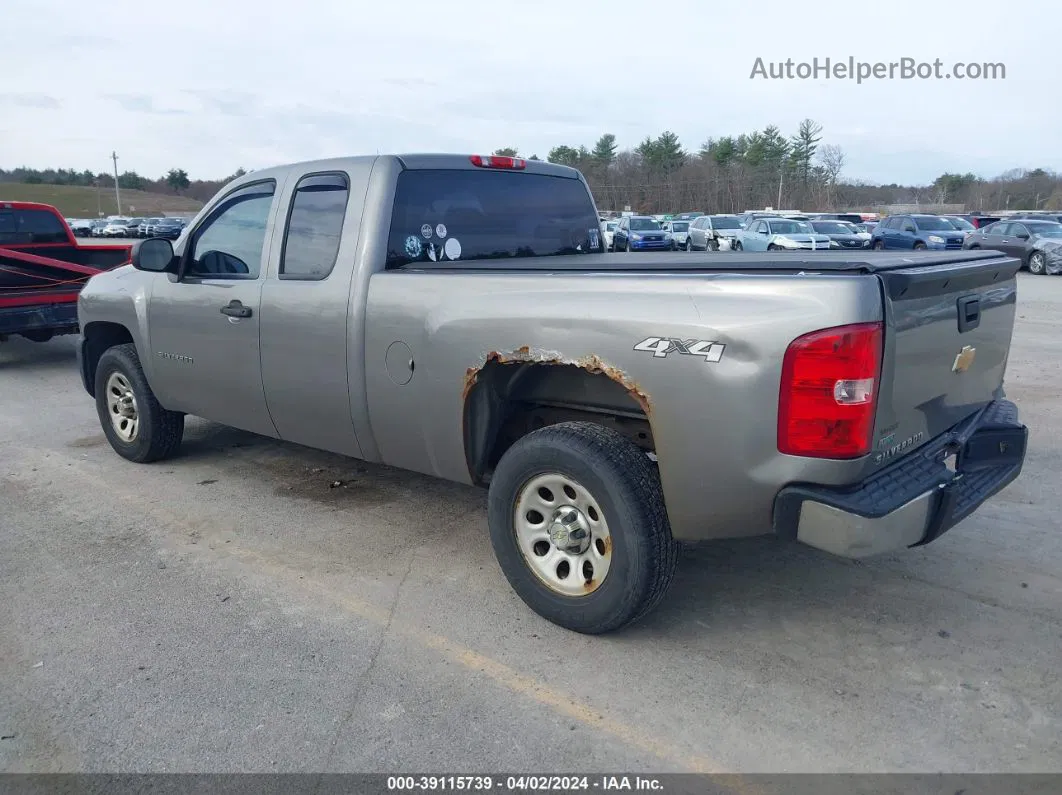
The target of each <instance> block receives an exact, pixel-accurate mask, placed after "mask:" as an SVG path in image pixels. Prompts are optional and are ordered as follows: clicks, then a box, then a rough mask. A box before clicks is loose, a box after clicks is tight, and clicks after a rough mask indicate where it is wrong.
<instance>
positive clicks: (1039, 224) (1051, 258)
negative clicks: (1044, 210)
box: [963, 219, 1062, 276]
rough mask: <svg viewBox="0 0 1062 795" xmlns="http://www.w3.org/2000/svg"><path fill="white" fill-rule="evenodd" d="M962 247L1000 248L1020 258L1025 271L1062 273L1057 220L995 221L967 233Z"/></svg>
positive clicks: (1060, 227) (1061, 231)
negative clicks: (1026, 269)
mask: <svg viewBox="0 0 1062 795" xmlns="http://www.w3.org/2000/svg"><path fill="white" fill-rule="evenodd" d="M963 248H987V249H994V250H996V251H1002V252H1003V253H1004V254H1009V255H1010V256H1012V257H1014V258H1015V259H1019V260H1021V266H1022V267H1023V268H1028V269H1029V273H1035V274H1037V275H1043V274H1049V275H1052V276H1055V275H1058V274H1059V273H1062V223H1058V222H1057V221H1039V220H1035V221H1034V220H1031V219H1030V220H1021V221H996V222H995V223H994V224H989V225H988V226H986V227H984V228H983V229H978V230H977V231H976V232H973V233H972V234H970V235H969V236H967V238H966V243H965V244H964V245H963Z"/></svg>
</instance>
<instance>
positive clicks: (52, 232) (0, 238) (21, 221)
mask: <svg viewBox="0 0 1062 795" xmlns="http://www.w3.org/2000/svg"><path fill="white" fill-rule="evenodd" d="M69 242H70V237H69V236H68V234H67V231H66V226H65V225H64V223H63V222H62V221H61V220H59V218H58V217H56V216H55V215H53V214H52V213H50V212H48V211H47V210H34V209H18V208H7V207H0V246H3V245H8V246H17V245H29V244H33V243H69Z"/></svg>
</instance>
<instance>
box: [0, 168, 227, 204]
mask: <svg viewBox="0 0 1062 795" xmlns="http://www.w3.org/2000/svg"><path fill="white" fill-rule="evenodd" d="M246 173H247V172H246V171H245V170H244V169H243V168H238V169H236V171H235V172H233V173H232V174H230V175H229V176H227V177H225V178H224V179H206V180H201V179H196V180H193V179H191V178H189V176H188V172H187V171H186V170H185V169H183V168H171V169H170V170H169V171H168V172H167V173H166V174H163V175H162V176H161V177H159V178H157V179H151V178H149V177H145V176H143V175H141V174H138V173H137V172H136V171H125V172H123V173H121V174H119V175H118V187H119V188H120V189H121V190H142V191H146V192H148V193H166V194H176V195H180V196H187V197H189V198H192V199H197V200H199V201H202V202H205V201H207V200H208V199H209V198H210V197H212V196H213V195H214V194H215V193H217V192H218V189H220V188H221V187H222V186H223V185H224V184H226V183H227V182H229V181H231V180H234V179H236V177H242V176H243V175H244V174H246ZM4 182H21V183H25V184H30V185H79V186H82V187H95V188H100V189H104V188H106V189H110V190H113V189H114V175H113V174H108V173H106V172H103V171H101V172H97V173H93V172H92V171H90V170H88V169H85V170H82V171H78V170H77V169H74V168H43V169H40V168H26V167H20V168H12V169H3V168H0V183H4Z"/></svg>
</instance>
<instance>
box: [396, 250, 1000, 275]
mask: <svg viewBox="0 0 1062 795" xmlns="http://www.w3.org/2000/svg"><path fill="white" fill-rule="evenodd" d="M990 260H996V261H997V262H999V263H1000V265H1001V266H1002V265H1003V264H1004V263H1007V264H1012V265H1013V266H1014V268H1015V270H1017V267H1018V265H1019V263H1018V261H1017V260H1012V259H1011V258H1009V257H1007V256H1005V255H1004V254H1001V253H1000V252H998V251H985V250H976V251H973V250H966V251H911V252H903V253H898V252H891V251H866V252H863V253H860V254H854V253H853V252H850V251H821V252H815V253H805V252H799V253H798V252H787V251H780V252H751V251H727V252H720V253H712V254H711V255H705V254H698V253H687V252H674V253H671V252H652V251H643V252H631V253H623V252H617V253H613V254H576V255H573V256H567V257H513V258H508V259H479V260H458V261H456V262H455V261H443V262H418V263H416V265H408V266H406V267H404V268H402V270H405V271H439V270H462V271H476V270H489V271H589V272H603V271H622V272H643V273H644V272H652V273H660V272H663V273H667V272H681V273H717V272H727V271H772V272H785V273H799V272H801V271H811V272H824V271H828V272H835V273H883V272H888V271H900V270H907V269H912V268H913V269H919V268H926V269H934V268H937V267H940V266H947V265H959V266H962V265H970V264H973V263H987V262H989V261H990Z"/></svg>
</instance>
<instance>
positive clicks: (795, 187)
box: [494, 119, 1062, 213]
mask: <svg viewBox="0 0 1062 795" xmlns="http://www.w3.org/2000/svg"><path fill="white" fill-rule="evenodd" d="M494 154H496V155H508V156H509V157H516V156H519V150H518V149H517V148H516V147H504V148H501V149H498V150H495V152H494ZM528 159H531V160H539V159H541V158H539V157H538V155H535V154H533V155H531V156H530V157H529V158H528ZM546 159H547V160H549V161H550V162H552V163H561V164H563V165H568V166H573V167H575V168H578V169H579V170H580V171H582V172H583V174H584V175H585V176H586V178H587V181H588V182H589V183H590V186H591V189H592V190H593V193H594V199H595V200H596V202H597V204H598V206H599V207H601V208H602V209H608V210H621V209H623V208H624V207H628V206H629V207H631V208H632V209H634V210H637V211H640V212H647V213H658V212H669V211H684V210H700V211H709V212H742V211H744V210H747V209H751V208H754V207H777V208H786V209H801V210H809V211H810V210H822V211H830V210H845V209H852V210H867V211H880V210H881V209H883V208H885V207H888V206H890V205H897V204H918V205H924V206H932V205H934V204H964V205H965V206H966V209H967V210H968V211H984V212H989V211H992V210H1005V209H1023V210H1031V209H1039V210H1062V175H1060V174H1057V173H1055V172H1053V171H1050V170H1048V169H1043V168H1037V169H1032V170H1026V169H1012V170H1010V171H1007V172H1004V173H1003V174H1000V175H998V176H996V177H992V178H987V179H986V178H983V177H979V176H977V175H975V174H972V173H967V174H950V173H944V174H941V175H940V176H939V177H937V178H936V179H935V180H934V181H933V182H932V183H931V184H929V185H900V184H897V183H892V184H887V185H875V184H871V183H868V182H866V181H861V180H856V179H851V178H848V177H846V176H845V174H844V167H845V163H846V156H845V152H844V150H843V149H842V148H841V147H840V146H838V145H836V144H831V143H828V142H826V141H825V140H824V139H823V128H822V125H820V124H819V123H818V122H816V121H815V120H813V119H804V120H803V121H802V122H801V123H800V124H799V125H798V126H797V129H796V130H795V131H793V132H792V133H791V134H789V135H785V134H784V133H783V132H782V131H781V130H780V129H779V128H778V127H776V126H774V125H768V126H767V127H765V128H764V129H763V130H756V131H753V132H749V133H741V134H740V135H727V136H722V137H719V138H709V139H708V140H706V141H705V142H704V143H702V144H701V145H700V147H699V148H698V149H697V150H696V151H689V150H687V149H686V148H685V147H684V146H683V145H682V142H681V141H680V140H679V137H678V135H676V134H675V133H673V132H671V131H664V132H663V133H661V134H660V135H658V136H657V137H655V138H653V137H651V136H650V137H647V138H646V139H645V140H643V141H642V142H641V143H639V144H638V145H637V146H636V147H634V148H632V149H626V150H621V149H620V148H619V145H618V143H617V141H616V136H615V135H613V134H611V133H605V134H603V135H602V136H601V137H600V138H598V139H597V142H596V143H594V145H593V146H592V147H587V146H586V145H579V146H568V145H561V146H557V147H554V148H553V149H551V150H550V151H549V153H548V154H547V156H546Z"/></svg>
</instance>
